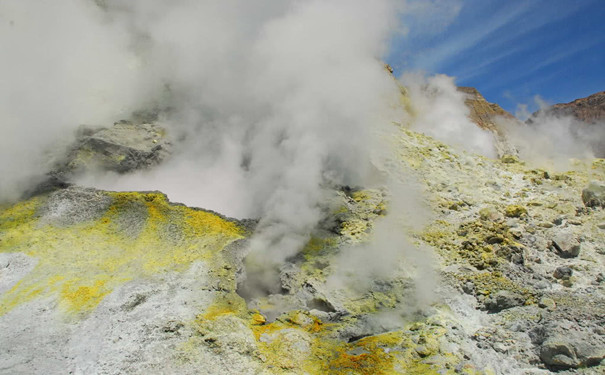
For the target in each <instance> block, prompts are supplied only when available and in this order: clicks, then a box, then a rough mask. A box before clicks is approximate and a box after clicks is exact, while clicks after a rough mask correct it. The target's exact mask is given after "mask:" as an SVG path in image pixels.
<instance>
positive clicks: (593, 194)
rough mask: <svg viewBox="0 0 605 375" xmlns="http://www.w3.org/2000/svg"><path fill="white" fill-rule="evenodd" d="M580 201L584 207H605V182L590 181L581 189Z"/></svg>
mask: <svg viewBox="0 0 605 375" xmlns="http://www.w3.org/2000/svg"><path fill="white" fill-rule="evenodd" d="M582 201H583V202H584V205H585V206H586V207H605V183H602V182H598V181H592V182H591V183H590V184H588V187H587V188H586V189H584V190H582Z"/></svg>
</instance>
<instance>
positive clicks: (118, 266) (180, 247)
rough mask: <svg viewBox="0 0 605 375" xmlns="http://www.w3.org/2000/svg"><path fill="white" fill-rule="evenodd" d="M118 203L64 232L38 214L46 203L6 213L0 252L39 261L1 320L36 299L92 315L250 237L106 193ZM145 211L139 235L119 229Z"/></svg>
mask: <svg viewBox="0 0 605 375" xmlns="http://www.w3.org/2000/svg"><path fill="white" fill-rule="evenodd" d="M104 194H107V195H108V196H109V197H110V198H111V200H112V203H111V205H110V206H109V208H108V209H107V211H106V212H105V213H104V214H103V215H102V217H100V218H99V219H96V220H93V221H85V222H81V223H77V224H73V225H67V226H60V225H56V224H54V223H52V222H49V221H45V220H43V219H44V218H43V217H40V215H38V214H37V212H38V210H39V209H40V208H41V207H42V206H43V205H44V203H45V200H46V199H48V198H33V199H30V200H28V201H25V202H21V203H18V204H16V205H14V206H12V207H8V208H4V209H2V210H1V211H0V236H1V238H2V240H1V242H0V252H21V253H24V254H27V255H28V256H30V257H32V258H35V260H36V261H37V264H36V266H35V267H34V269H33V270H32V271H31V272H30V273H29V274H27V275H26V276H25V277H23V278H22V279H21V280H20V281H19V282H18V283H17V284H16V285H14V286H13V287H12V289H10V290H8V291H7V292H6V293H4V294H3V295H2V296H0V315H3V314H6V313H7V312H8V311H10V310H11V309H13V308H15V307H16V306H18V305H20V304H22V303H24V302H28V301H31V300H32V299H34V298H49V297H51V298H58V302H59V306H60V307H62V309H63V310H64V311H66V312H69V313H82V312H88V311H91V310H92V309H94V308H95V307H96V306H97V305H98V304H99V302H101V300H102V299H103V298H104V297H105V296H106V295H108V294H109V293H111V292H112V291H113V290H114V289H115V288H116V287H118V286H120V285H122V284H124V283H126V282H128V281H129V280H133V279H135V278H140V277H152V276H153V275H155V274H158V273H161V272H166V271H183V270H185V269H186V268H187V267H189V265H190V264H191V263H192V262H194V261H197V260H205V259H211V258H212V256H213V254H215V253H217V252H218V251H220V250H221V249H223V248H224V247H225V246H226V245H228V244H229V243H231V242H233V241H234V240H237V239H240V238H242V237H243V236H244V230H243V229H242V228H240V227H239V226H238V225H237V224H236V223H234V222H231V221H228V220H225V219H223V218H221V217H220V216H218V215H215V214H213V213H209V212H205V211H201V210H196V209H192V208H188V207H185V206H180V205H172V204H170V203H169V202H168V200H167V199H166V197H165V196H164V195H162V194H159V193H136V192H129V193H104ZM134 205H139V206H140V207H141V211H142V216H141V218H139V219H138V221H140V222H141V228H140V230H139V231H136V233H129V232H128V231H127V230H125V229H124V228H122V227H120V224H119V222H120V219H121V218H122V216H123V214H124V212H125V211H126V208H128V207H133V206H134Z"/></svg>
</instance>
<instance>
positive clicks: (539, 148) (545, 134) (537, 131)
mask: <svg viewBox="0 0 605 375" xmlns="http://www.w3.org/2000/svg"><path fill="white" fill-rule="evenodd" d="M535 101H536V104H537V105H539V107H540V109H541V110H540V111H538V112H536V113H535V114H534V115H531V116H530V115H529V113H528V112H527V105H520V106H519V109H518V110H517V113H516V114H517V115H518V116H520V118H522V119H524V118H528V121H527V122H526V123H524V124H521V125H519V123H518V122H515V123H512V122H511V121H510V120H507V119H502V118H501V119H499V120H498V125H499V126H500V127H502V128H503V129H504V131H505V133H506V136H507V137H508V138H509V140H510V141H511V142H512V143H513V144H514V145H515V147H516V148H517V149H518V151H519V156H520V157H521V158H522V159H523V160H526V161H529V162H530V163H533V164H536V165H540V166H541V167H546V168H553V169H554V170H565V169H568V168H570V167H572V166H573V162H572V159H585V158H593V157H595V156H597V157H604V156H605V155H603V152H604V150H605V124H603V122H602V121H601V122H600V123H598V122H597V123H595V124H588V123H585V122H583V121H581V120H578V119H577V118H575V117H574V116H572V115H556V114H554V113H553V112H551V111H549V105H548V104H547V103H546V102H545V101H544V100H542V99H541V98H539V97H536V98H535Z"/></svg>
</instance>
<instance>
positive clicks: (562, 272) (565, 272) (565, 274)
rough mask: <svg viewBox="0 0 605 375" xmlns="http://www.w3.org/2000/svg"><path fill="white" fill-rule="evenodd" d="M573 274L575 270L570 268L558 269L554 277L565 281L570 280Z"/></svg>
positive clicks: (562, 267)
mask: <svg viewBox="0 0 605 375" xmlns="http://www.w3.org/2000/svg"><path fill="white" fill-rule="evenodd" d="M572 274H573V270H572V269H571V267H569V266H561V267H557V269H556V270H555V272H553V276H554V277H555V279H563V280H566V279H569V278H570V277H571V275H572Z"/></svg>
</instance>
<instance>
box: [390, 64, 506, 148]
mask: <svg viewBox="0 0 605 375" xmlns="http://www.w3.org/2000/svg"><path fill="white" fill-rule="evenodd" d="M401 81H402V83H403V84H404V85H405V86H406V88H407V89H408V94H409V97H410V101H411V107H412V110H413V113H412V118H411V127H412V129H414V130H416V131H419V132H422V133H425V134H427V135H429V136H431V137H433V138H436V139H438V140H440V141H442V142H444V143H446V144H448V145H450V146H453V147H457V148H461V149H465V150H467V151H471V152H475V153H478V154H481V155H484V156H487V157H495V156H496V150H495V148H494V135H493V134H492V133H490V132H488V131H486V130H483V129H481V128H479V127H478V126H477V125H476V124H475V123H473V122H472V121H471V120H470V119H469V117H468V116H469V114H470V109H469V108H468V107H467V106H466V105H465V103H464V100H465V94H464V93H462V92H460V91H458V89H457V88H456V85H455V84H454V79H453V78H452V77H448V76H446V75H443V74H438V75H435V76H432V77H429V78H425V77H424V76H422V75H419V74H404V75H403V76H402V77H401Z"/></svg>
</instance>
